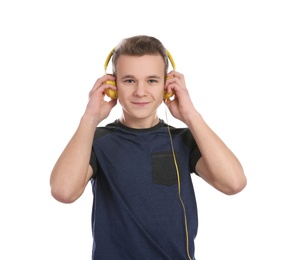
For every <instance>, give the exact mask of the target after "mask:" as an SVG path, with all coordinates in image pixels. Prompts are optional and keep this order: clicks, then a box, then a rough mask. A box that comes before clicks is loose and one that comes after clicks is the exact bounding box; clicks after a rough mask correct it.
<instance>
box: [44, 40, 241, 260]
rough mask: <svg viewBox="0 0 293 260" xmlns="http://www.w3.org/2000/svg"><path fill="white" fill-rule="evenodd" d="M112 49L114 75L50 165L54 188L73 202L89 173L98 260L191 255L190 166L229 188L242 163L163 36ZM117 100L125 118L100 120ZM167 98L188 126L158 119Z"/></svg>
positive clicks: (236, 183)
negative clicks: (193, 93) (202, 107)
mask: <svg viewBox="0 0 293 260" xmlns="http://www.w3.org/2000/svg"><path fill="white" fill-rule="evenodd" d="M111 55H112V65H113V75H110V74H107V75H104V76H103V77H101V78H99V79H98V80H97V81H96V83H95V84H94V86H93V88H92V90H91V91H90V94H89V101H88V104H87V107H86V110H85V112H84V114H83V116H82V118H81V120H80V124H79V126H78V128H77V130H76V132H75V134H74V135H73V137H72V139H71V140H70V141H69V143H68V145H67V146H66V147H65V149H64V151H63V152H62V154H61V155H60V157H59V159H58V160H57V162H56V165H55V166H54V168H53V170H52V173H51V178H50V185H51V192H52V196H53V197H54V198H55V199H56V200H58V201H60V202H63V203H72V202H74V201H75V200H77V199H78V198H79V197H80V196H81V195H82V193H83V191H84V189H85V187H86V185H87V183H88V182H89V181H91V184H92V189H93V208H92V210H93V211H92V231H93V252H92V259H94V260H96V259H99V260H103V259H106V260H108V259H140V260H142V259H147V260H150V259H156V260H158V259H170V260H174V259H176V260H178V259H194V239H195V236H196V233H197V206H196V199H195V195H194V190H193V184H192V180H191V175H190V173H196V174H197V175H199V176H200V177H202V178H203V179H204V180H205V181H206V182H208V183H209V184H210V185H212V186H213V187H214V188H216V189H218V190H219V191H221V192H223V193H225V194H229V195H231V194H236V193H238V192H240V191H241V190H242V189H243V188H244V187H245V186H246V177H245V175H244V173H243V169H242V166H241V164H240V162H239V161H238V159H237V158H236V157H235V155H234V154H233V153H232V152H231V151H230V149H229V148H228V147H227V146H226V145H225V144H224V143H223V142H222V140H221V139H220V138H219V137H218V136H217V135H216V134H215V133H214V132H213V131H212V130H211V129H210V128H209V126H208V125H207V124H206V123H205V121H204V120H203V118H202V117H201V115H200V114H199V112H198V111H197V110H196V109H195V107H194V106H193V103H192V100H191V98H190V95H189V93H188V90H187V88H186V85H185V81H184V76H183V75H182V74H180V73H179V72H177V71H175V70H172V71H171V72H169V73H168V59H169V60H170V61H171V62H172V58H171V57H170V56H169V55H168V52H167V50H166V49H165V47H164V46H163V45H162V43H161V42H160V41H159V40H158V39H156V38H154V37H149V36H144V35H139V36H134V37H130V38H126V39H124V40H123V41H121V43H120V44H119V45H118V46H117V47H116V48H115V49H114V50H113V52H112V53H111ZM110 57H111V56H110ZM113 82H115V83H113ZM113 91H114V96H113V95H111V96H112V97H113V99H111V100H110V101H106V100H105V94H106V93H108V94H109V92H113ZM117 93H118V99H116V98H115V95H116V94H117ZM164 93H165V94H164ZM172 93H173V94H174V96H173V97H172V98H169V96H170V95H169V94H172ZM117 100H119V103H120V104H121V107H122V115H121V117H120V119H119V120H116V121H115V122H113V123H112V124H109V125H107V126H106V127H100V126H98V125H99V124H100V123H101V122H102V121H103V119H105V118H107V117H108V115H109V114H110V111H111V109H112V108H113V107H114V106H115V105H116V104H117ZM162 102H164V103H165V104H166V105H167V107H168V109H169V110H170V112H171V114H172V115H173V116H174V117H175V118H177V119H179V120H181V121H182V122H183V123H184V124H186V126H187V127H186V128H180V129H176V128H173V127H171V126H167V125H166V124H165V123H164V122H163V121H162V120H161V119H159V118H158V115H157V108H158V107H159V106H160V105H161V104H162ZM97 126H98V127H97Z"/></svg>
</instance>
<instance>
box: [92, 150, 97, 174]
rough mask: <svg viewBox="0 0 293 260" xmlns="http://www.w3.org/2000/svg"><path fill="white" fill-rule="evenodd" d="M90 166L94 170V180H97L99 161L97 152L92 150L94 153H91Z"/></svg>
mask: <svg viewBox="0 0 293 260" xmlns="http://www.w3.org/2000/svg"><path fill="white" fill-rule="evenodd" d="M90 166H91V167H92V169H93V176H92V178H95V176H96V175H97V172H98V160H97V157H96V154H95V151H94V150H93V149H92V152H91V158H90Z"/></svg>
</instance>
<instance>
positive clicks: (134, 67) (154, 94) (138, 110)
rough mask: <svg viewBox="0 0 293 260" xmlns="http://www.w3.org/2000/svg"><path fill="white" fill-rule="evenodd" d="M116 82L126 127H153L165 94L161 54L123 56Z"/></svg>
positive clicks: (119, 61)
mask: <svg viewBox="0 0 293 260" xmlns="http://www.w3.org/2000/svg"><path fill="white" fill-rule="evenodd" d="M116 83H117V88H118V100H119V103H120V104H121V106H122V109H123V118H122V120H123V123H124V124H126V125H128V126H130V127H151V126H153V125H154V124H156V123H158V117H157V108H158V107H159V106H160V105H161V103H162V101H163V95H164V61H163V58H162V57H161V56H160V55H144V56H140V57H138V56H128V55H121V56H120V57H119V59H118V60H117V65H116Z"/></svg>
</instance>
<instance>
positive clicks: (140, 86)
mask: <svg viewBox="0 0 293 260" xmlns="http://www.w3.org/2000/svg"><path fill="white" fill-rule="evenodd" d="M134 95H135V96H137V97H144V96H145V95H146V88H145V84H144V82H141V81H140V82H137V85H136V89H135V92H134Z"/></svg>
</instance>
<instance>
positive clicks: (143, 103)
mask: <svg viewBox="0 0 293 260" xmlns="http://www.w3.org/2000/svg"><path fill="white" fill-rule="evenodd" d="M131 103H132V104H133V105H135V106H138V107H145V106H147V105H148V104H150V102H131Z"/></svg>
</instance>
